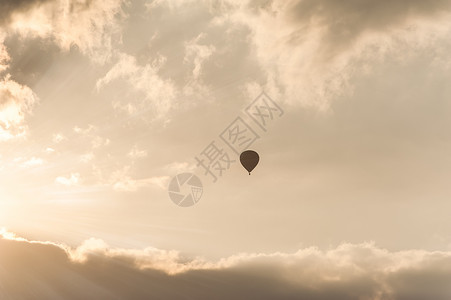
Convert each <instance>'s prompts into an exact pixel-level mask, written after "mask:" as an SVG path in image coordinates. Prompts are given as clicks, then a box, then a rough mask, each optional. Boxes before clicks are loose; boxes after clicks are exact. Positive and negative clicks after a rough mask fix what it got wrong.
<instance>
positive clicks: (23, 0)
mask: <svg viewBox="0 0 451 300" xmlns="http://www.w3.org/2000/svg"><path fill="white" fill-rule="evenodd" d="M48 1H53V0H2V1H0V25H3V24H5V23H7V22H8V21H9V19H10V17H11V15H12V14H13V13H16V12H24V11H26V10H28V9H30V8H32V7H33V6H35V5H40V4H42V3H45V2H48Z"/></svg>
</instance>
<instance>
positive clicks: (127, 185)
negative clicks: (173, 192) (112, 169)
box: [113, 172, 169, 192]
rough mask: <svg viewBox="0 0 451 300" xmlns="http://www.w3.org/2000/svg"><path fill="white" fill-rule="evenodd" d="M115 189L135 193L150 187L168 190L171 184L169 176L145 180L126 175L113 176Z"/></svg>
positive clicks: (116, 174)
mask: <svg viewBox="0 0 451 300" xmlns="http://www.w3.org/2000/svg"><path fill="white" fill-rule="evenodd" d="M113 178H114V180H113V189H114V190H115V191H117V192H135V191H137V190H139V189H141V188H144V187H148V186H153V185H155V186H158V187H159V188H162V189H166V188H167V186H168V182H169V176H156V177H149V178H144V179H133V178H131V177H130V176H128V175H126V174H122V173H120V174H118V173H117V172H116V173H115V174H113Z"/></svg>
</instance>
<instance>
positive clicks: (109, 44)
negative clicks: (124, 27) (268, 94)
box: [5, 0, 124, 63]
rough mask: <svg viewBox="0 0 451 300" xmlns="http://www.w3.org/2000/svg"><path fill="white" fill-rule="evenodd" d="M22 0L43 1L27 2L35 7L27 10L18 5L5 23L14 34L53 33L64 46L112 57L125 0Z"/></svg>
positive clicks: (100, 60) (101, 60)
mask: <svg viewBox="0 0 451 300" xmlns="http://www.w3.org/2000/svg"><path fill="white" fill-rule="evenodd" d="M11 2H12V1H11ZM18 2H20V3H32V2H36V3H38V2H39V3H41V5H34V6H31V4H30V5H27V6H26V7H32V8H30V9H28V10H26V11H25V10H19V9H16V10H15V12H16V13H15V14H13V15H11V17H10V20H9V21H8V22H7V24H5V27H6V28H7V32H8V33H10V34H12V33H19V34H21V35H22V36H25V37H28V36H35V37H41V38H48V37H51V38H52V40H53V41H54V42H55V43H56V44H57V45H58V46H59V47H60V48H61V49H63V50H65V51H67V50H69V49H70V48H71V47H73V46H76V47H78V49H79V50H80V51H81V52H82V53H84V54H86V55H88V56H89V57H91V58H92V59H93V60H94V61H95V62H98V63H105V62H106V61H108V60H109V58H110V57H111V55H112V52H113V48H114V47H113V45H114V43H115V42H119V41H120V21H121V19H122V18H123V13H122V7H121V5H122V4H123V3H124V2H123V1H122V0H69V1H63V0H57V1H23V0H22V1H18ZM22 6H25V4H24V5H22ZM17 7H19V6H17Z"/></svg>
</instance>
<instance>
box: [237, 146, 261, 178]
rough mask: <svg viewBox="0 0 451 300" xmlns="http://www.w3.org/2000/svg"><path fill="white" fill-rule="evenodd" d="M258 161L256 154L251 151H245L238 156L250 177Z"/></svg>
mask: <svg viewBox="0 0 451 300" xmlns="http://www.w3.org/2000/svg"><path fill="white" fill-rule="evenodd" d="M259 160H260V157H259V156H258V153H257V152H255V151H252V150H246V151H244V152H243V153H241V155H240V161H241V164H242V165H243V167H244V168H245V169H246V170H247V171H248V172H249V175H251V171H252V170H253V169H254V168H255V167H256V166H257V164H258V161H259Z"/></svg>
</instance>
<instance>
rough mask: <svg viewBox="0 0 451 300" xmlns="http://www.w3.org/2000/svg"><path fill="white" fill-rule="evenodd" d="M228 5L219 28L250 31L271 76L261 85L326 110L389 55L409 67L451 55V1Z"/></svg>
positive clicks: (258, 56)
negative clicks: (433, 55) (423, 58)
mask: <svg viewBox="0 0 451 300" xmlns="http://www.w3.org/2000/svg"><path fill="white" fill-rule="evenodd" d="M228 3H230V6H229V8H228V10H227V13H224V14H222V15H218V16H216V21H215V22H216V23H219V24H231V25H230V26H232V25H233V24H235V25H236V24H244V25H245V26H246V27H247V28H249V30H250V31H251V34H250V35H249V41H250V43H251V44H252V48H253V53H254V54H255V57H256V59H257V60H258V62H259V64H260V66H261V68H262V70H263V72H264V75H265V78H266V79H265V80H264V81H260V82H259V84H263V85H264V86H265V88H266V90H267V92H269V93H270V94H271V95H273V96H274V97H276V98H278V99H283V100H285V101H286V102H288V103H292V104H302V105H304V106H313V107H316V108H319V109H324V110H326V109H328V108H329V104H330V101H331V100H332V99H334V98H336V97H337V96H339V95H342V94H346V93H349V92H351V91H352V89H353V86H352V84H353V83H352V79H353V78H355V77H357V76H361V75H365V74H368V72H371V69H372V68H373V67H374V66H377V65H378V64H380V63H381V62H384V60H385V59H387V58H388V57H390V58H393V59H397V60H399V61H405V60H408V59H410V58H412V57H413V56H415V55H417V54H418V53H419V52H421V50H424V51H425V52H437V53H439V52H440V50H438V49H439V48H441V49H446V47H448V46H447V44H448V42H447V40H448V38H447V37H448V36H449V30H451V22H450V21H449V20H451V18H450V13H451V11H450V8H451V1H449V0H431V1H420V0H414V1H389V0H383V1H371V0H363V1H353V0H344V1H334V0H319V1H316V0H291V1H283V0H280V1H279V0H274V1H248V2H247V3H243V2H238V1H232V0H231V1H228ZM444 53H446V51H442V53H441V56H444V55H445V56H446V57H448V58H449V56H448V55H447V54H444Z"/></svg>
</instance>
